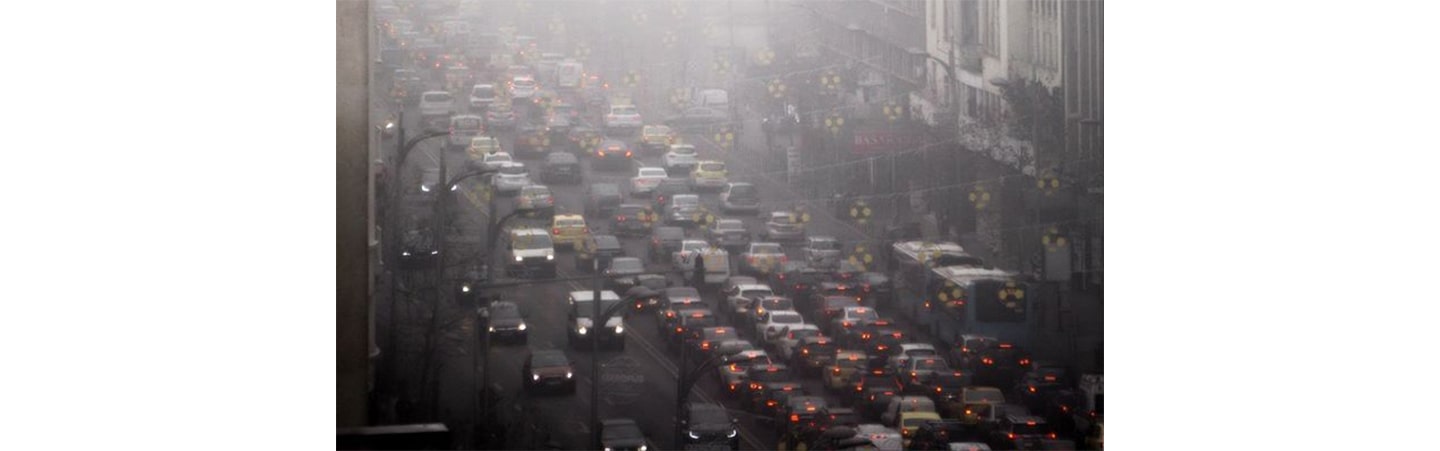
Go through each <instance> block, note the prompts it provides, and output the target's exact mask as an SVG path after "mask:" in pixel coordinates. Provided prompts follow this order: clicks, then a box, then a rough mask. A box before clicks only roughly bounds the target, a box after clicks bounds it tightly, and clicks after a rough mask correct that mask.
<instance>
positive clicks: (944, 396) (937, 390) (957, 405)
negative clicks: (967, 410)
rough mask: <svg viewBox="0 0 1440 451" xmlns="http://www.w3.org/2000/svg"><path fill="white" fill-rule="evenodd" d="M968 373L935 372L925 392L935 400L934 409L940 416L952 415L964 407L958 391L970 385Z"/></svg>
mask: <svg viewBox="0 0 1440 451" xmlns="http://www.w3.org/2000/svg"><path fill="white" fill-rule="evenodd" d="M971 382H972V381H971V380H970V375H969V374H966V373H965V372H963V371H951V372H949V373H939V374H936V375H935V377H934V378H932V379H930V383H929V384H928V385H927V386H926V387H927V388H926V389H925V394H926V395H927V396H929V397H930V399H931V400H932V401H935V410H937V411H939V412H940V414H941V415H942V416H953V417H958V415H955V414H957V413H959V410H963V409H964V404H963V403H961V402H960V401H961V399H960V392H961V390H964V389H965V387H969V386H970V385H971Z"/></svg>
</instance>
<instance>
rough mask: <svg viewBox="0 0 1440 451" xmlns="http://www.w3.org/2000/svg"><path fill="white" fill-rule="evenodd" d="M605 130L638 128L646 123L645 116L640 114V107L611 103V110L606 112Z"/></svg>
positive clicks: (624, 130) (619, 130)
mask: <svg viewBox="0 0 1440 451" xmlns="http://www.w3.org/2000/svg"><path fill="white" fill-rule="evenodd" d="M604 123H605V131H606V132H607V133H609V132H612V131H617V132H621V133H624V132H627V131H633V130H634V129H638V128H640V127H641V126H643V125H644V118H642V117H641V116H640V109H639V108H638V107H636V106H635V105H631V104H617V105H610V110H609V111H607V112H606V113H605V122H604Z"/></svg>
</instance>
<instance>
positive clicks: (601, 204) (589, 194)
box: [585, 183, 625, 216]
mask: <svg viewBox="0 0 1440 451" xmlns="http://www.w3.org/2000/svg"><path fill="white" fill-rule="evenodd" d="M624 200H625V197H624V196H623V195H621V194H620V185H618V184H615V183H591V184H590V186H589V187H587V188H586V189H585V216H598V215H603V214H608V213H610V212H611V211H613V210H614V209H615V207H619V206H620V202H622V201H624Z"/></svg>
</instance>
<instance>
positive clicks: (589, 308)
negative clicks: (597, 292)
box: [575, 299, 620, 318]
mask: <svg viewBox="0 0 1440 451" xmlns="http://www.w3.org/2000/svg"><path fill="white" fill-rule="evenodd" d="M591 302H593V301H589V300H584V301H575V316H576V317H578V318H589V317H591V316H592V315H594V314H595V304H592V303H591ZM619 303H620V301H619V300H616V299H605V300H602V301H600V312H601V313H604V312H605V311H606V310H609V309H610V308H612V307H614V306H615V305H617V304H619Z"/></svg>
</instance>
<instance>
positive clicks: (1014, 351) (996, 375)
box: [974, 342, 1030, 387]
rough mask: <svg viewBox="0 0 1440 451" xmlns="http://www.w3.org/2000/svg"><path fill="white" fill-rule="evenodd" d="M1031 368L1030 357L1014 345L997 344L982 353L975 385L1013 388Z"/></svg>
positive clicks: (976, 372) (975, 373) (976, 370)
mask: <svg viewBox="0 0 1440 451" xmlns="http://www.w3.org/2000/svg"><path fill="white" fill-rule="evenodd" d="M1029 366H1030V355H1029V354H1028V353H1026V352H1025V351H1023V350H1021V349H1020V348H1019V347H1017V346H1015V345H1014V344H1012V343H1005V342H1001V343H996V344H995V346H992V347H990V348H986V349H984V350H981V351H980V365H979V366H978V367H976V368H975V372H974V375H975V383H976V384H980V385H985V386H990V387H1012V386H1014V384H1015V381H1016V380H1017V379H1019V377H1020V374H1021V372H1023V371H1025V368H1026V367H1029Z"/></svg>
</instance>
